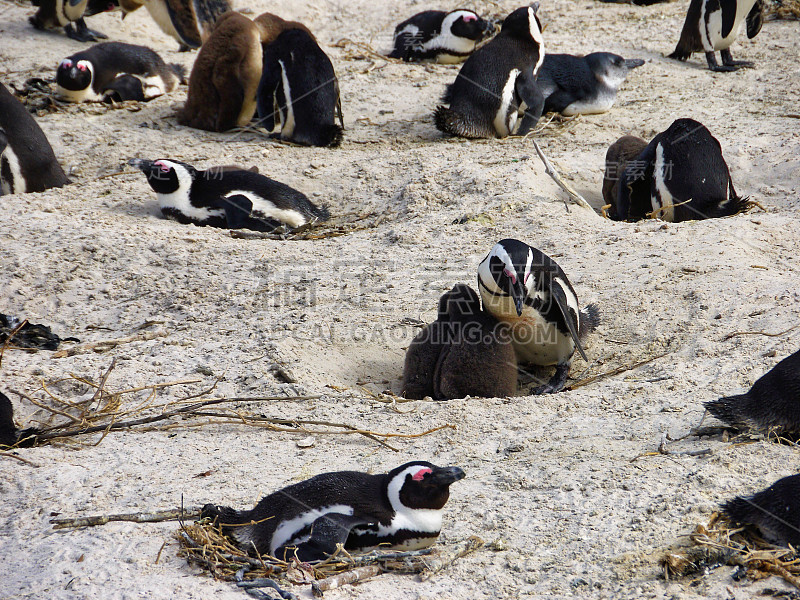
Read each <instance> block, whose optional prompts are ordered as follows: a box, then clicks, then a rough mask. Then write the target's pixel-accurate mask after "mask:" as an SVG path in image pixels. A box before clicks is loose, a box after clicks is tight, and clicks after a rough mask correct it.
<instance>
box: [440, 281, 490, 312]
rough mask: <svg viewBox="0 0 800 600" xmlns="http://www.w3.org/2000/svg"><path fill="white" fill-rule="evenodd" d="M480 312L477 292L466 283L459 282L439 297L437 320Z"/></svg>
mask: <svg viewBox="0 0 800 600" xmlns="http://www.w3.org/2000/svg"><path fill="white" fill-rule="evenodd" d="M480 312H481V301H480V298H479V297H478V293H477V292H476V291H475V290H473V289H472V288H471V287H469V286H468V285H464V284H463V283H459V284H457V285H455V286H453V289H452V290H450V291H449V292H447V293H446V294H444V295H443V296H442V297H441V298H439V320H440V321H449V320H456V319H458V318H460V317H462V316H469V315H475V314H478V313H480Z"/></svg>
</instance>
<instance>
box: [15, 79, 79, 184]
mask: <svg viewBox="0 0 800 600" xmlns="http://www.w3.org/2000/svg"><path fill="white" fill-rule="evenodd" d="M68 183H70V181H69V179H68V178H67V175H66V174H65V173H64V170H63V169H62V168H61V165H59V164H58V161H57V160H56V156H55V154H53V149H52V148H51V147H50V143H49V142H48V141H47V137H45V135H44V133H43V132H42V130H41V128H40V127H39V125H38V124H37V123H36V120H35V119H34V118H33V117H32V116H31V114H30V113H29V112H28V110H27V109H26V108H25V106H23V104H22V103H21V102H20V101H19V100H17V99H16V98H15V97H14V96H13V95H12V94H11V92H9V91H8V89H7V88H6V86H4V85H3V84H2V83H0V195H3V194H24V193H25V192H43V191H44V190H46V189H48V188H54V187H61V186H62V185H66V184H68Z"/></svg>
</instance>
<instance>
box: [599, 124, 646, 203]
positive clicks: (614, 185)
mask: <svg viewBox="0 0 800 600" xmlns="http://www.w3.org/2000/svg"><path fill="white" fill-rule="evenodd" d="M645 148H647V142H646V141H645V140H643V139H642V138H640V137H636V136H635V135H623V136H622V137H621V138H619V139H618V140H617V141H616V142H614V143H613V144H611V145H610V146H609V147H608V152H606V168H605V173H604V174H603V200H605V202H606V206H604V207H603V208H611V207H613V206H614V205H615V204H616V202H617V196H618V195H619V181H620V179H621V178H622V174H623V173H624V172H625V169H626V168H628V163H629V162H631V161H632V160H636V157H637V156H639V155H640V154H641V153H642V150H644V149H645Z"/></svg>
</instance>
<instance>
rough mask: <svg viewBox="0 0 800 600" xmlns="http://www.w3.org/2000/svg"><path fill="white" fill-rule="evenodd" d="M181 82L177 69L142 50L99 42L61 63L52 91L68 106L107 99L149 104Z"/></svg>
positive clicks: (128, 45) (181, 78) (150, 52)
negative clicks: (55, 90)
mask: <svg viewBox="0 0 800 600" xmlns="http://www.w3.org/2000/svg"><path fill="white" fill-rule="evenodd" d="M119 78H124V79H123V81H118V80H119ZM136 80H138V83H137V81H136ZM182 80H183V67H182V66H181V65H168V64H166V63H165V62H164V61H163V60H162V59H161V57H160V56H159V55H158V54H156V53H155V52H153V51H152V50H151V49H150V48H147V47H146V46H136V45H134V44H125V43H122V42H102V43H100V44H95V45H94V46H92V47H91V48H89V49H88V50H84V51H82V52H78V53H77V54H73V55H72V56H68V57H67V58H65V59H64V60H62V61H61V63H60V64H59V65H58V70H57V72H56V89H57V90H58V93H59V94H60V95H61V96H63V97H64V98H66V99H67V100H69V101H71V102H100V101H103V100H105V99H107V96H108V95H111V96H112V97H113V99H115V100H140V99H143V100H150V99H151V98H156V97H157V96H161V95H163V94H166V93H168V92H171V91H173V90H174V89H175V88H176V87H178V84H179V83H180V82H181V81H182ZM109 90H110V92H109ZM107 92H108V94H107Z"/></svg>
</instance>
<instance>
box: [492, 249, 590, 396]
mask: <svg viewBox="0 0 800 600" xmlns="http://www.w3.org/2000/svg"><path fill="white" fill-rule="evenodd" d="M478 289H479V290H480V293H481V298H482V299H483V308H484V310H486V311H488V312H489V313H491V314H492V315H494V316H495V317H496V318H497V319H498V320H499V321H501V322H504V323H508V325H509V326H510V327H511V341H512V343H513V345H514V349H515V351H516V354H517V361H518V363H519V364H520V366H524V365H537V366H549V365H555V366H556V373H555V375H554V376H553V377H552V379H551V380H550V381H549V382H548V383H547V384H546V385H543V386H540V387H538V388H536V389H535V390H533V392H532V393H534V394H549V393H552V392H558V391H560V390H562V389H563V388H564V383H565V382H566V380H567V375H568V374H569V367H570V364H571V361H572V355H573V354H574V353H575V350H576V349H577V350H578V352H580V354H581V356H582V357H583V359H584V360H586V361H588V358H587V357H586V352H585V351H584V349H583V345H582V340H583V339H584V338H585V337H586V335H587V334H588V333H591V332H592V331H594V329H595V328H596V327H597V325H598V323H599V320H600V319H599V311H598V309H597V306H596V305H594V304H590V305H588V306H586V307H585V308H583V309H580V308H579V304H578V296H577V294H576V293H575V290H574V289H573V287H572V284H570V282H569V280H568V279H567V276H566V274H565V273H564V271H562V270H561V267H559V266H558V264H556V262H555V261H554V260H553V259H552V258H550V257H549V256H547V255H546V254H544V253H543V252H541V251H539V250H537V249H536V248H533V247H531V246H528V245H527V244H525V243H523V242H520V241H519V240H514V239H505V240H500V241H499V242H498V243H497V244H495V246H494V247H493V248H492V249H491V251H490V252H489V254H488V255H486V258H484V259H483V261H482V262H481V263H480V265H478Z"/></svg>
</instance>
